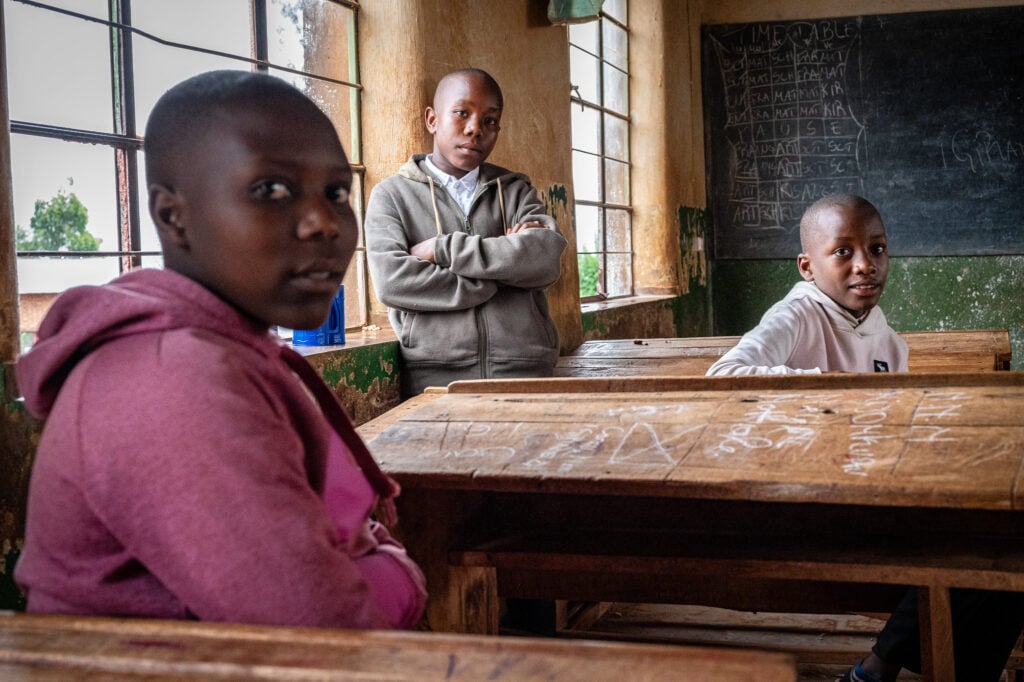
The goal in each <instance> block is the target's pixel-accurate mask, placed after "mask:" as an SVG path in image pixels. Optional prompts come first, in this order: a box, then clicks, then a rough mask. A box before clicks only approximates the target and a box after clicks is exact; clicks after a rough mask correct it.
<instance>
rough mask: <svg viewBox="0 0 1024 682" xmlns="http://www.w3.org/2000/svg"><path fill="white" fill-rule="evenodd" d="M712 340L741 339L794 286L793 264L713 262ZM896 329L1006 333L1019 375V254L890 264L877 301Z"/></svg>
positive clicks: (1022, 324)
mask: <svg viewBox="0 0 1024 682" xmlns="http://www.w3.org/2000/svg"><path fill="white" fill-rule="evenodd" d="M711 280H712V292H713V296H712V298H713V301H714V304H713V309H714V332H713V333H714V334H717V335H735V334H742V333H744V332H745V331H747V330H748V329H750V328H751V327H753V326H754V325H756V324H757V322H758V320H759V319H760V318H761V315H762V314H763V313H764V311H765V310H767V309H768V308H769V306H771V305H772V304H773V303H774V302H776V301H777V300H779V299H780V298H782V297H783V296H785V294H786V292H787V291H789V289H790V287H791V286H793V284H794V283H796V282H797V281H799V280H800V276H799V275H798V274H797V270H796V259H795V258H794V259H793V260H791V261H779V260H765V261H715V262H714V263H713V267H712V277H711ZM879 305H881V306H882V309H883V310H884V311H885V314H886V317H888V319H889V324H890V325H891V326H892V327H893V328H894V329H896V330H897V331H926V330H941V329H989V328H997V329H1009V330H1010V344H1011V349H1012V352H1013V364H1012V368H1013V369H1015V370H1024V256H976V257H947V258H893V259H892V261H891V263H890V266H889V281H888V283H887V285H886V287H885V293H884V294H882V300H881V302H880V303H879Z"/></svg>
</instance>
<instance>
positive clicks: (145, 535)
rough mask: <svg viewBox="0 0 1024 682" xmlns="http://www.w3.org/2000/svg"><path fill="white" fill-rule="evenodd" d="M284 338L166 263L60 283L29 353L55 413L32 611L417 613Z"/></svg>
mask: <svg viewBox="0 0 1024 682" xmlns="http://www.w3.org/2000/svg"><path fill="white" fill-rule="evenodd" d="M280 353H281V349H280V346H279V345H278V342H277V341H276V340H275V339H274V338H273V337H271V336H270V335H268V334H267V332H266V330H265V329H264V328H262V327H261V326H259V325H256V324H254V323H253V322H252V321H250V320H248V319H246V318H245V317H244V316H243V315H241V314H240V313H239V312H238V311H237V310H236V309H234V308H233V307H231V306H230V305H228V304H227V303H225V302H224V301H222V300H221V299H219V298H217V297H216V296H215V295H214V294H213V293H212V292H210V291H209V290H207V289H205V288H204V287H202V286H201V285H199V284H198V283H196V282H194V281H193V280H191V279H188V278H186V277H183V276H182V275H179V274H177V273H175V272H172V271H169V270H140V271H135V272H133V273H130V274H128V275H125V276H123V277H121V278H119V279H117V280H115V281H114V282H112V283H110V284H108V285H106V286H103V287H79V288H76V289H72V290H69V291H68V292H67V293H65V294H64V295H63V296H61V297H60V299H58V301H57V302H56V303H55V304H54V306H53V309H52V310H51V311H50V313H49V314H48V315H47V318H46V320H45V321H44V322H43V325H42V329H41V330H40V334H39V341H38V343H37V344H36V346H35V347H34V348H33V349H32V351H31V352H29V353H28V354H27V355H25V356H24V357H23V358H21V360H20V361H19V362H18V366H17V377H18V385H19V388H20V390H21V392H22V394H23V395H24V397H25V403H26V405H27V407H28V409H29V411H31V412H32V413H33V414H36V415H38V416H40V417H46V418H47V421H46V426H45V428H44V430H43V435H42V438H41V440H40V443H39V448H38V451H37V453H36V459H35V463H34V466H33V470H32V481H31V485H30V489H29V502H28V522H27V527H26V533H25V536H26V537H25V548H24V551H23V552H22V555H21V559H20V560H19V562H18V566H17V568H16V570H15V577H16V579H17V581H18V583H19V585H21V587H22V589H24V590H25V591H26V592H27V595H28V608H29V610H30V611H35V612H50V613H76V614H93V615H126V616H145V617H150V618H198V619H201V620H211V621H227V622H245V623H269V624H282V625H309V626H325V627H345V628H409V627H412V626H414V625H415V624H416V623H417V622H418V620H419V618H420V616H421V615H422V612H423V607H424V602H425V592H424V588H423V586H424V581H423V576H422V574H421V573H420V571H419V569H418V568H417V567H416V565H415V564H414V563H413V562H412V560H411V559H409V558H408V556H406V554H405V551H404V550H403V549H402V547H401V546H400V545H399V544H398V543H397V542H395V541H394V540H393V539H391V537H390V536H389V534H388V532H387V531H386V530H385V529H384V527H383V526H381V525H379V524H377V523H375V522H373V521H371V520H370V519H369V513H370V511H371V509H372V507H373V504H374V501H375V493H374V491H373V489H372V488H371V486H370V485H369V483H368V482H367V480H366V478H365V477H364V476H363V475H362V474H361V473H360V471H359V469H358V468H357V467H356V465H355V463H354V462H353V459H352V456H351V454H350V453H351V447H352V446H349V445H347V444H346V443H345V442H344V440H343V438H344V437H343V436H339V435H338V434H337V433H335V431H334V430H333V429H332V428H331V427H330V425H329V424H328V422H327V421H326V420H325V418H324V416H323V413H322V412H321V411H320V409H319V407H318V406H317V404H316V403H315V402H313V400H312V399H311V397H310V394H309V393H308V392H307V390H306V389H305V387H304V385H303V384H302V383H301V382H300V381H299V380H298V378H297V377H296V376H295V374H293V373H292V371H291V370H290V369H289V367H288V365H286V364H285V362H284V361H283V360H282V359H281V355H280ZM347 437H349V438H352V437H355V436H354V434H353V435H350V436H347Z"/></svg>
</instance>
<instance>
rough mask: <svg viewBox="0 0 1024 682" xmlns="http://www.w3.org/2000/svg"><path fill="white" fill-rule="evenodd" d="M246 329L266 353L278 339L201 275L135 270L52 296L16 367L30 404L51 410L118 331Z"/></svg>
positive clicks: (243, 333)
mask: <svg viewBox="0 0 1024 682" xmlns="http://www.w3.org/2000/svg"><path fill="white" fill-rule="evenodd" d="M185 327H188V328H196V329H205V330H208V331H212V332H215V333H217V334H219V335H224V332H225V329H228V330H230V332H231V334H232V336H234V335H235V334H236V333H237V335H238V336H240V337H245V338H246V342H247V343H248V344H250V345H251V346H253V347H254V348H257V349H258V348H261V347H263V348H265V350H264V351H263V352H264V353H266V354H268V355H270V354H274V353H277V348H278V344H277V342H276V341H275V340H274V339H273V338H272V337H271V336H270V335H269V334H268V333H267V330H266V328H265V327H264V326H263V325H259V324H257V323H255V322H253V321H251V320H249V319H248V318H246V317H245V316H243V315H242V314H241V313H240V312H239V311H238V310H236V309H235V308H233V307H232V306H231V305H230V304H228V303H226V302H225V301H223V300H222V299H220V298H218V297H217V296H216V295H214V294H213V293H212V292H211V291H210V290H209V289H206V288H205V287H203V286H202V285H201V284H199V283H198V282H196V281H194V280H191V279H189V278H187V277H185V276H184V275H180V274H178V273H176V272H174V271H171V270H153V269H143V270H135V271H133V272H130V273H128V274H126V275H124V276H122V277H119V278H117V279H115V280H114V281H112V282H110V283H109V284H105V285H103V286H82V287H75V288H73V289H68V290H67V291H66V292H64V293H63V294H61V296H60V297H59V298H58V299H57V300H56V302H54V304H53V307H52V308H51V309H50V311H49V312H48V313H47V314H46V318H45V319H44V320H43V324H42V325H41V326H40V329H39V334H38V338H37V341H36V343H35V344H34V346H33V347H32V349H31V350H30V351H29V352H28V353H26V354H25V355H23V356H22V357H21V358H20V359H19V360H18V363H17V365H16V367H15V373H16V376H17V381H18V388H19V390H20V391H21V394H22V396H23V397H24V399H25V406H26V407H27V408H28V410H29V412H31V413H32V414H33V415H36V416H37V417H40V418H43V417H45V416H46V415H47V414H49V412H50V409H51V408H52V407H53V403H54V401H55V400H56V399H57V394H58V393H59V392H60V389H61V386H62V385H63V384H64V381H65V379H67V377H68V375H69V374H70V373H71V371H72V370H73V369H74V368H75V366H76V365H77V364H78V363H79V362H80V361H81V360H82V358H84V357H85V356H87V355H88V354H89V353H90V352H92V351H93V350H95V349H96V348H98V347H99V346H101V345H103V344H104V343H107V342H108V341H112V340H114V339H119V338H123V337H125V336H130V335H133V334H146V333H152V332H159V331H168V330H172V329H180V328H185Z"/></svg>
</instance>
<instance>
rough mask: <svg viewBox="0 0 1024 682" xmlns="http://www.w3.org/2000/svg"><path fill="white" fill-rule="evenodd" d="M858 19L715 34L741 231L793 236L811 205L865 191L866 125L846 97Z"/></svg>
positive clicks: (731, 211)
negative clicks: (863, 146) (833, 196)
mask: <svg viewBox="0 0 1024 682" xmlns="http://www.w3.org/2000/svg"><path fill="white" fill-rule="evenodd" d="M859 35H860V20H859V18H845V19H829V20H821V21H809V22H792V23H787V24H757V25H746V26H742V27H740V28H739V29H737V30H736V31H734V32H731V33H723V34H718V35H712V36H711V40H712V41H713V45H714V48H715V52H716V54H717V56H718V65H719V68H720V71H721V80H722V83H723V84H724V89H725V93H724V94H725V102H724V106H725V124H724V128H723V132H724V135H725V137H726V139H727V140H728V142H729V145H730V146H731V159H732V161H731V162H730V165H729V169H728V172H729V177H728V178H726V183H727V187H728V189H727V199H726V201H727V203H726V212H727V214H728V220H729V221H730V224H731V225H732V226H733V227H734V228H736V229H737V230H739V231H741V232H742V231H751V232H757V231H764V230H770V231H788V230H791V229H792V228H793V227H794V226H795V225H796V224H797V223H798V222H799V219H800V216H801V214H802V213H803V210H804V209H805V208H806V207H807V205H808V204H809V203H811V202H813V201H814V200H816V199H819V198H821V197H823V196H826V195H829V194H835V193H838V192H860V191H862V187H863V178H862V172H861V163H860V156H859V154H858V149H859V146H860V140H861V136H862V134H863V132H864V126H863V125H862V124H861V123H860V122H859V121H858V120H857V115H856V112H855V111H854V110H853V105H852V104H851V102H850V100H849V98H848V96H847V95H848V92H849V88H848V87H847V81H846V76H847V68H848V64H849V59H850V50H851V48H852V46H853V45H854V44H855V43H856V42H857V40H858V38H859Z"/></svg>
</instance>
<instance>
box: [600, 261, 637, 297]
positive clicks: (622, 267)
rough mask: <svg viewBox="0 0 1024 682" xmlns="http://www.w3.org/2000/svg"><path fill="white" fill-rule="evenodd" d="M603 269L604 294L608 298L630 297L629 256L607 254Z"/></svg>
mask: <svg viewBox="0 0 1024 682" xmlns="http://www.w3.org/2000/svg"><path fill="white" fill-rule="evenodd" d="M605 267H606V270H605V273H604V276H605V277H604V280H605V294H606V295H607V296H609V297H611V296H631V295H632V294H633V257H632V256H631V255H630V254H608V256H607V262H606V266H605Z"/></svg>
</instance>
